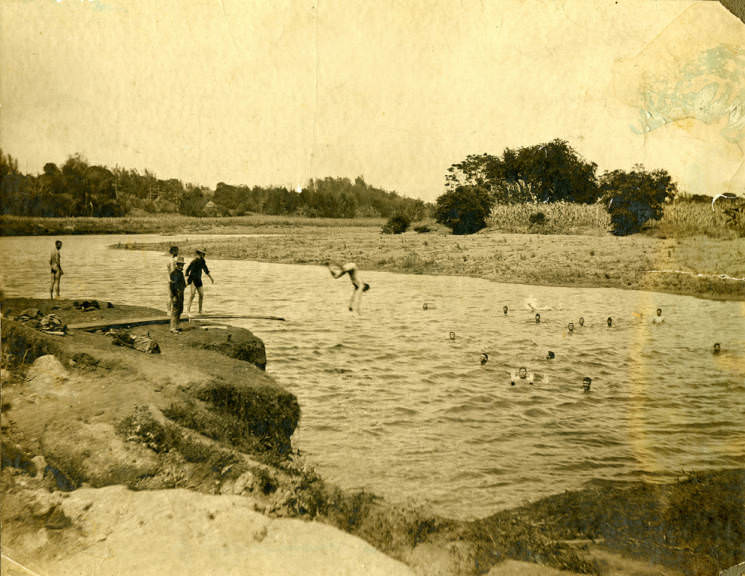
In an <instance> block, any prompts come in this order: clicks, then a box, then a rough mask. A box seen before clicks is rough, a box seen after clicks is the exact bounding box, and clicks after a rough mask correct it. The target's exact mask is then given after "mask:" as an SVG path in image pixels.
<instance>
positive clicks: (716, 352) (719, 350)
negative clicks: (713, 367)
mask: <svg viewBox="0 0 745 576" xmlns="http://www.w3.org/2000/svg"><path fill="white" fill-rule="evenodd" d="M721 351H722V347H721V346H720V345H719V342H714V354H719V353H720V352H721Z"/></svg>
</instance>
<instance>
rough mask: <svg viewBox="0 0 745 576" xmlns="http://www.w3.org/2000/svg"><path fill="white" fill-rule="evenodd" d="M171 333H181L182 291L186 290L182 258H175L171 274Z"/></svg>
mask: <svg viewBox="0 0 745 576" xmlns="http://www.w3.org/2000/svg"><path fill="white" fill-rule="evenodd" d="M169 287H170V290H171V332H173V333H174V334H178V333H179V332H181V329H180V328H179V327H178V326H179V318H180V316H181V313H182V312H183V311H184V289H185V288H186V279H185V278H184V257H183V256H179V257H178V258H176V269H175V270H174V271H173V272H171V282H170V284H169Z"/></svg>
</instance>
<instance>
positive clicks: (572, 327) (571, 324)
mask: <svg viewBox="0 0 745 576" xmlns="http://www.w3.org/2000/svg"><path fill="white" fill-rule="evenodd" d="M567 330H569V331H570V332H574V322H570V323H569V324H567Z"/></svg>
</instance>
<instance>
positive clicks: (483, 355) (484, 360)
mask: <svg viewBox="0 0 745 576" xmlns="http://www.w3.org/2000/svg"><path fill="white" fill-rule="evenodd" d="M488 361H489V355H488V354H487V353H486V352H482V353H481V365H482V366H483V365H484V364H486V363H487V362H488Z"/></svg>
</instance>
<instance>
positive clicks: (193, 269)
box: [186, 250, 215, 314]
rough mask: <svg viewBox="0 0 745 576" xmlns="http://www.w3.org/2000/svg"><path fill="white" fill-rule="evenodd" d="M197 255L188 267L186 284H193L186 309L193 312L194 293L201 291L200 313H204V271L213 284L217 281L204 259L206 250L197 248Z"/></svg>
mask: <svg viewBox="0 0 745 576" xmlns="http://www.w3.org/2000/svg"><path fill="white" fill-rule="evenodd" d="M196 253H197V257H196V258H194V260H192V261H191V262H190V263H189V266H188V267H187V268H186V284H187V285H191V292H190V293H189V305H188V306H187V308H186V310H187V313H191V303H192V302H193V301H194V293H195V292H199V313H200V314H201V313H202V302H203V301H204V290H202V271H204V273H205V274H207V277H208V278H209V279H210V282H212V283H213V284H214V283H215V281H214V280H213V279H212V276H210V271H209V268H207V262H206V261H205V260H204V255H205V251H204V250H196Z"/></svg>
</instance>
